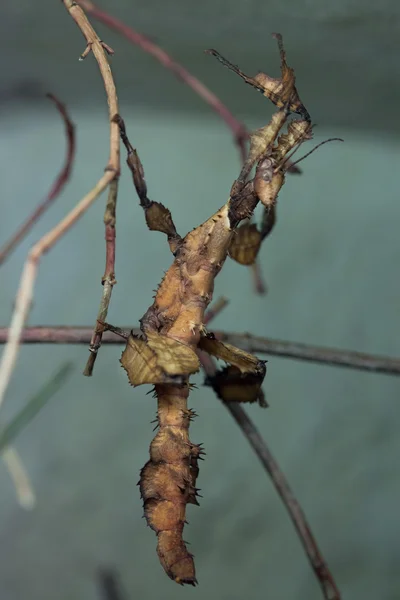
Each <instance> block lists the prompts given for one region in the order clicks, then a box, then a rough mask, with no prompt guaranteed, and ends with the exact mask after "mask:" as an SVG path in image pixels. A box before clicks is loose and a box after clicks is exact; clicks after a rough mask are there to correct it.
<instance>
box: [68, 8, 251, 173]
mask: <svg viewBox="0 0 400 600" xmlns="http://www.w3.org/2000/svg"><path fill="white" fill-rule="evenodd" d="M78 4H80V5H81V6H82V8H84V9H85V11H86V12H87V13H88V14H89V15H91V16H92V17H93V18H94V19H96V20H97V21H100V22H101V23H103V24H104V25H106V26H107V27H109V28H110V29H113V30H114V31H117V32H118V33H120V34H121V35H123V36H124V37H125V38H126V39H127V40H128V41H129V42H131V43H132V44H134V45H135V46H139V48H141V49H142V50H143V51H144V52H147V53H148V54H151V56H153V57H154V58H155V59H156V60H158V62H160V63H161V64H162V65H163V66H164V67H165V68H166V69H168V70H170V71H172V73H174V74H175V75H176V76H177V77H178V78H179V79H180V80H181V81H183V82H184V83H185V84H186V85H188V86H189V87H191V88H192V90H193V91H194V92H195V93H196V94H197V95H198V96H200V97H201V98H202V99H203V100H204V101H205V102H207V104H209V105H210V106H211V107H212V108H213V110H215V112H216V113H217V114H219V116H220V117H221V118H222V119H223V120H224V121H225V123H226V124H227V126H228V127H229V129H230V130H231V131H232V134H233V136H234V138H235V143H236V144H237V145H238V147H239V149H240V155H241V159H242V162H243V161H244V159H245V157H246V140H247V139H248V133H247V130H246V128H245V126H244V125H243V123H241V122H240V121H238V120H237V119H236V118H235V117H234V116H233V114H232V113H231V112H230V111H229V110H228V109H227V107H226V106H225V105H224V104H223V103H222V102H221V100H220V99H219V98H218V97H217V96H216V95H215V94H213V92H211V91H210V90H209V89H208V88H207V87H206V86H205V85H204V84H203V83H202V82H201V81H199V80H198V79H197V78H196V77H194V76H193V75H192V74H191V73H189V71H187V70H186V69H185V68H184V67H183V66H182V65H180V64H179V63H177V62H176V61H174V60H173V59H172V58H171V56H169V54H167V52H166V51H165V50H163V49H162V48H160V47H159V46H157V45H156V44H155V43H154V42H152V41H151V40H150V39H149V38H148V37H146V36H145V35H143V34H142V33H139V32H137V31H135V30H134V29H132V27H130V26H128V25H125V23H122V21H119V20H118V19H116V18H115V17H113V16H112V15H110V14H108V13H107V12H105V11H103V10H100V9H99V8H97V6H96V5H95V4H93V2H91V1H90V0H78Z"/></svg>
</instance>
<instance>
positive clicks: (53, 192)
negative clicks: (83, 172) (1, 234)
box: [0, 94, 75, 265]
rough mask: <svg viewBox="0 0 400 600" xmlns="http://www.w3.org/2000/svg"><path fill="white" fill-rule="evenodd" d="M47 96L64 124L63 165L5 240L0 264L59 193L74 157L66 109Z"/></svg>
mask: <svg viewBox="0 0 400 600" xmlns="http://www.w3.org/2000/svg"><path fill="white" fill-rule="evenodd" d="M47 97H48V98H50V100H52V101H53V102H54V104H55V105H56V108H57V110H58V112H59V113H60V115H61V117H62V119H63V121H64V125H65V135H66V138H67V153H66V156H65V161H64V165H63V167H62V169H61V171H60V173H59V174H58V176H57V178H56V180H55V181H54V183H53V185H52V187H51V189H50V191H49V193H48V194H47V196H46V198H45V199H44V200H43V201H42V202H41V203H40V204H39V205H38V206H37V207H36V208H35V210H34V211H33V213H32V214H31V215H30V217H28V219H27V220H26V221H25V223H23V224H22V225H21V227H20V228H19V229H18V230H17V231H16V232H15V233H14V235H13V236H12V237H11V238H10V240H9V241H8V242H6V243H5V244H4V246H3V248H2V250H1V251H0V265H1V264H2V263H3V262H4V261H5V260H6V259H7V258H8V256H9V255H10V254H11V252H12V251H13V250H14V248H15V247H16V246H17V245H18V244H19V243H20V242H21V241H22V240H23V238H24V237H25V236H26V235H27V234H28V233H29V231H30V229H31V228H32V227H33V225H34V224H35V223H36V221H38V219H39V218H40V217H41V216H42V214H43V213H44V212H45V211H46V210H47V209H48V208H49V206H50V205H51V204H52V203H53V202H54V200H55V199H56V198H57V197H58V196H59V195H60V194H61V192H62V190H63V189H64V187H65V185H66V183H67V182H68V180H69V178H70V176H71V171H72V166H73V163H74V158H75V128H74V124H73V123H72V121H71V119H70V118H69V115H68V112H67V109H66V108H65V106H64V104H62V102H60V100H59V99H58V98H56V96H54V95H53V94H47Z"/></svg>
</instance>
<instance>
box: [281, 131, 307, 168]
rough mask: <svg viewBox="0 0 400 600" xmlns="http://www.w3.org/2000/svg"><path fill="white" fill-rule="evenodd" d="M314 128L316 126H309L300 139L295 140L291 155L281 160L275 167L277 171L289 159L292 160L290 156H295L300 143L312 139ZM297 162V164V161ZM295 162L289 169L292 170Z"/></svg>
mask: <svg viewBox="0 0 400 600" xmlns="http://www.w3.org/2000/svg"><path fill="white" fill-rule="evenodd" d="M315 127H316V125H312V126H310V130H309V131H304V133H303V134H302V135H301V137H299V139H298V140H297V143H296V147H295V149H294V150H293V152H291V154H288V156H286V158H284V159H283V160H282V162H281V163H280V165H278V167H276V170H277V171H279V170H281V169H282V167H284V166H285V165H286V164H287V163H288V162H289V161H290V159H291V158H292V156H293V155H294V154H296V152H297V150H298V149H299V148H300V146H301V145H302V143H303V142H304V141H305V140H308V139H310V140H311V139H312V136H313V133H314V128H315ZM307 136H309V137H307ZM301 160H302V159H301ZM297 162H299V161H297ZM297 162H294V163H291V164H290V168H292V167H293V166H295V165H296V164H297Z"/></svg>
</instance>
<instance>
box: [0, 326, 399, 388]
mask: <svg viewBox="0 0 400 600" xmlns="http://www.w3.org/2000/svg"><path fill="white" fill-rule="evenodd" d="M120 330H121V331H127V332H130V331H132V333H133V335H140V333H141V331H140V329H139V328H133V329H132V327H129V326H125V327H121V328H120ZM91 332H92V330H91V328H90V327H80V326H72V327H68V326H57V327H47V326H39V327H27V328H25V329H24V330H23V331H22V337H21V343H23V344H88V343H89V342H90V337H91ZM213 333H214V334H215V336H216V337H217V338H218V339H220V340H222V341H224V342H228V343H229V344H232V345H234V346H237V347H238V348H241V349H242V350H246V351H247V352H254V353H256V354H266V355H269V356H278V357H280V358H289V359H292V360H300V361H304V362H311V363H317V364H320V365H326V366H330V367H344V368H347V369H355V370H357V371H367V372H371V373H379V374H381V375H395V376H397V377H398V376H400V358H392V357H390V356H380V355H378V354H365V353H363V352H353V351H352V350H339V349H337V348H324V347H322V346H312V345H311V344H300V343H297V342H288V341H286V340H276V339H271V338H264V337H258V336H255V335H250V334H249V333H234V332H227V331H218V330H215V329H213ZM8 335H9V329H7V328H6V327H0V344H5V343H6V341H7V339H8ZM127 335H128V334H127ZM102 343H103V344H108V345H110V344H111V345H116V344H118V345H120V344H125V343H126V339H124V338H123V337H121V338H119V337H117V336H116V335H114V334H113V333H111V330H110V332H108V331H106V332H105V333H104V334H103V340H102Z"/></svg>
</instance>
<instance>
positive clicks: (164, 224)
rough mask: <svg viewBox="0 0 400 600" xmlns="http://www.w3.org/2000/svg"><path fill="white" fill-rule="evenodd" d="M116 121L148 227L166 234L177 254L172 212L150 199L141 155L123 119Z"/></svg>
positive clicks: (118, 117) (117, 118) (177, 235)
mask: <svg viewBox="0 0 400 600" xmlns="http://www.w3.org/2000/svg"><path fill="white" fill-rule="evenodd" d="M114 120H115V121H116V122H117V123H118V125H119V129H120V135H121V140H122V142H123V144H124V146H125V148H126V150H127V159H126V164H127V165H128V167H129V169H130V171H131V173H132V178H133V183H134V185H135V188H136V192H137V195H138V196H139V202H140V206H141V207H142V208H143V210H144V213H145V219H146V223H147V226H148V228H149V229H150V231H161V233H165V235H166V236H167V238H168V243H169V246H170V249H171V252H172V253H175V252H176V250H177V248H178V244H179V242H180V240H181V237H180V235H179V234H178V233H177V231H176V228H175V225H174V222H173V219H172V215H171V212H170V211H169V210H168V208H166V207H165V206H164V205H163V204H161V202H154V201H153V200H150V199H149V198H148V196H147V184H146V180H145V177H144V169H143V165H142V163H141V160H140V158H139V155H138V153H137V151H136V150H135V148H133V146H132V144H131V143H130V141H129V139H128V136H127V133H126V128H125V123H124V121H123V119H122V118H121V117H120V116H119V115H117V116H116V117H115V118H114Z"/></svg>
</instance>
